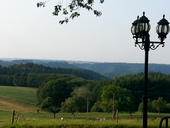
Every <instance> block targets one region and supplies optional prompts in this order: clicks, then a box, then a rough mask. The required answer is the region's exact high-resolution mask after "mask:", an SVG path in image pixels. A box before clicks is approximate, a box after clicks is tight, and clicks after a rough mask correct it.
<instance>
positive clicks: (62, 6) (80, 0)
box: [37, 0, 104, 24]
mask: <svg viewBox="0 0 170 128" xmlns="http://www.w3.org/2000/svg"><path fill="white" fill-rule="evenodd" d="M56 1H57V2H56V3H58V4H57V5H55V6H54V11H53V13H52V14H53V15H54V16H58V15H59V13H60V12H61V13H62V15H64V16H66V18H65V19H64V20H60V21H59V23H60V24H63V23H68V21H69V19H74V18H75V17H79V16H80V9H81V8H83V9H86V10H88V11H92V12H93V13H94V15H96V16H100V15H101V14H102V13H101V12H100V11H98V10H95V9H93V5H94V3H95V2H96V1H94V0H71V1H68V0H64V1H62V2H61V1H60V0H56ZM103 2H104V0H100V3H103ZM46 3H47V2H39V3H37V7H45V5H46Z"/></svg>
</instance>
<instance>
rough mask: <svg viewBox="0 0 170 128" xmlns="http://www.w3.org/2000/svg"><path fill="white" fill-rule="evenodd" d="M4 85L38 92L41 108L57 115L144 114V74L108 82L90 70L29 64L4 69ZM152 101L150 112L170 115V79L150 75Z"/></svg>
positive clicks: (1, 76) (1, 75)
mask: <svg viewBox="0 0 170 128" xmlns="http://www.w3.org/2000/svg"><path fill="white" fill-rule="evenodd" d="M0 84H1V85H6V86H21V87H34V88H38V91H37V100H38V102H37V105H38V106H39V107H40V108H41V109H42V110H46V111H49V112H52V113H54V114H55V113H57V112H60V111H62V112H71V113H73V114H74V112H89V111H94V112H112V111H116V110H119V111H125V112H129V113H132V112H134V111H137V110H142V108H141V104H142V96H143V90H144V74H143V73H137V74H131V75H125V76H121V77H116V78H114V79H106V78H105V77H103V76H101V75H99V74H97V73H95V72H92V71H89V70H84V69H75V68H74V69H71V68H69V69H63V68H51V67H46V66H43V65H40V64H35V63H26V64H14V65H11V66H8V67H4V66H0ZM148 97H149V101H150V102H151V103H150V104H152V105H151V106H152V107H150V109H149V110H150V111H154V112H155V111H159V112H170V106H169V103H170V75H168V74H163V73H161V72H150V73H149V83H148ZM159 101H161V102H160V103H164V107H163V108H160V106H159V105H160V103H159ZM152 102H153V103H152ZM113 104H114V106H113ZM157 104H158V105H157ZM161 105H162V104H161ZM155 106H158V107H155ZM162 106H163V105H162ZM113 108H114V109H113Z"/></svg>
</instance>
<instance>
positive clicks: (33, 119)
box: [0, 111, 168, 128]
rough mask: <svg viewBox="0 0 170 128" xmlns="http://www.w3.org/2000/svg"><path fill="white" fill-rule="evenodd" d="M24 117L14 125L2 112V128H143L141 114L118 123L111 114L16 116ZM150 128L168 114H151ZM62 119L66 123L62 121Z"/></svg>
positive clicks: (124, 115)
mask: <svg viewBox="0 0 170 128" xmlns="http://www.w3.org/2000/svg"><path fill="white" fill-rule="evenodd" d="M18 114H19V115H24V117H26V120H19V121H18V122H17V123H14V124H13V125H12V124H11V123H10V119H11V112H3V111H0V122H5V124H3V125H0V128H141V127H142V116H141V114H140V113H139V112H137V113H134V114H133V115H132V118H130V116H129V114H127V113H120V114H119V119H118V122H117V121H116V120H112V119H111V116H112V114H111V113H75V114H76V119H73V116H72V114H70V113H58V114H56V118H55V119H54V118H53V115H52V114H51V113H16V115H18ZM148 115H149V118H148V125H149V127H148V128H158V126H159V122H160V119H153V118H152V117H164V116H168V114H161V115H159V116H158V114H157V113H149V114H148ZM61 117H63V118H64V121H61V120H60V119H61ZM87 118H106V120H105V121H98V120H97V121H89V120H86V119H87Z"/></svg>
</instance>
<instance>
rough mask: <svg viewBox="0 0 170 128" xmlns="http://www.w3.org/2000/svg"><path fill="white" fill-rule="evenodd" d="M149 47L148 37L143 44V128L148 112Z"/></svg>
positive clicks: (145, 126)
mask: <svg viewBox="0 0 170 128" xmlns="http://www.w3.org/2000/svg"><path fill="white" fill-rule="evenodd" d="M149 46H150V40H149V35H148V36H147V38H146V42H145V46H144V49H145V67H144V80H145V83H144V84H145V85H144V96H143V128H147V124H148V122H147V118H148V115H147V111H148V106H147V104H148V96H147V93H148V58H149Z"/></svg>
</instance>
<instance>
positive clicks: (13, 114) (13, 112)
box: [12, 110, 15, 124]
mask: <svg viewBox="0 0 170 128" xmlns="http://www.w3.org/2000/svg"><path fill="white" fill-rule="evenodd" d="M14 118H15V110H13V111H12V124H13V123H14Z"/></svg>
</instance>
